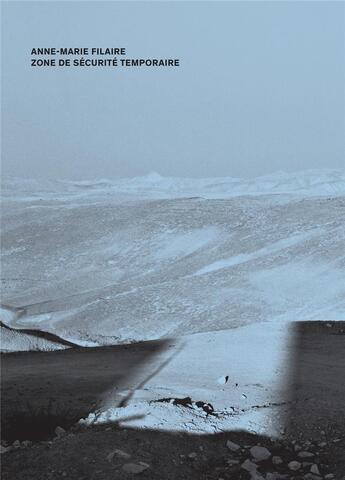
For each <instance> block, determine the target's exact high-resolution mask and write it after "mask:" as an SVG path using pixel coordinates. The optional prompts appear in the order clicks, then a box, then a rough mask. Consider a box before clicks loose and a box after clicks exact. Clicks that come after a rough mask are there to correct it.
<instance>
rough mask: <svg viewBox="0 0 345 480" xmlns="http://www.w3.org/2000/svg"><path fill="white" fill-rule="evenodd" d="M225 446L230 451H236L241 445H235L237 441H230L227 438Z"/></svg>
mask: <svg viewBox="0 0 345 480" xmlns="http://www.w3.org/2000/svg"><path fill="white" fill-rule="evenodd" d="M226 446H227V447H228V449H229V450H231V451H232V452H237V451H238V450H239V449H240V448H241V447H240V446H239V445H237V443H234V442H232V441H231V440H228V441H227V442H226Z"/></svg>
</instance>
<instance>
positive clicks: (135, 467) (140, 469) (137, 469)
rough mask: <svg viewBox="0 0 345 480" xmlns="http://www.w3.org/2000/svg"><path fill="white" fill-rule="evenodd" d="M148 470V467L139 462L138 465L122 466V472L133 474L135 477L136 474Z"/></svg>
mask: <svg viewBox="0 0 345 480" xmlns="http://www.w3.org/2000/svg"><path fill="white" fill-rule="evenodd" d="M148 468H150V465H148V464H147V463H144V462H139V463H125V464H124V465H123V466H122V470H123V471H124V472H126V473H133V474H134V475H137V474H138V473H142V472H144V471H145V470H147V469H148Z"/></svg>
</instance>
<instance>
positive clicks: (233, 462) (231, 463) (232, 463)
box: [226, 458, 240, 467]
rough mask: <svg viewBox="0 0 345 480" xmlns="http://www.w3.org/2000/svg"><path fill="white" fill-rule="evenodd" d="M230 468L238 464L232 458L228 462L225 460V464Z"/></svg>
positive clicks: (237, 461)
mask: <svg viewBox="0 0 345 480" xmlns="http://www.w3.org/2000/svg"><path fill="white" fill-rule="evenodd" d="M226 463H227V464H228V465H229V466H230V467H231V466H233V465H238V464H239V463H240V461H239V460H235V459H234V458H230V460H227V462H226Z"/></svg>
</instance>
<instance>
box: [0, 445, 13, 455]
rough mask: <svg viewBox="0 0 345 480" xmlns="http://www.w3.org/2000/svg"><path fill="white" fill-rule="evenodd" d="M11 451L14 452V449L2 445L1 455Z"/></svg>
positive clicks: (0, 446)
mask: <svg viewBox="0 0 345 480" xmlns="http://www.w3.org/2000/svg"><path fill="white" fill-rule="evenodd" d="M10 450H12V447H4V446H3V445H0V454H3V453H6V452H9V451H10Z"/></svg>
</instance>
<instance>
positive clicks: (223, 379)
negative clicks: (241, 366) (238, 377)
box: [217, 375, 229, 385]
mask: <svg viewBox="0 0 345 480" xmlns="http://www.w3.org/2000/svg"><path fill="white" fill-rule="evenodd" d="M228 381H229V375H224V376H222V377H219V378H218V380H217V383H219V385H225V384H226V383H228Z"/></svg>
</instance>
